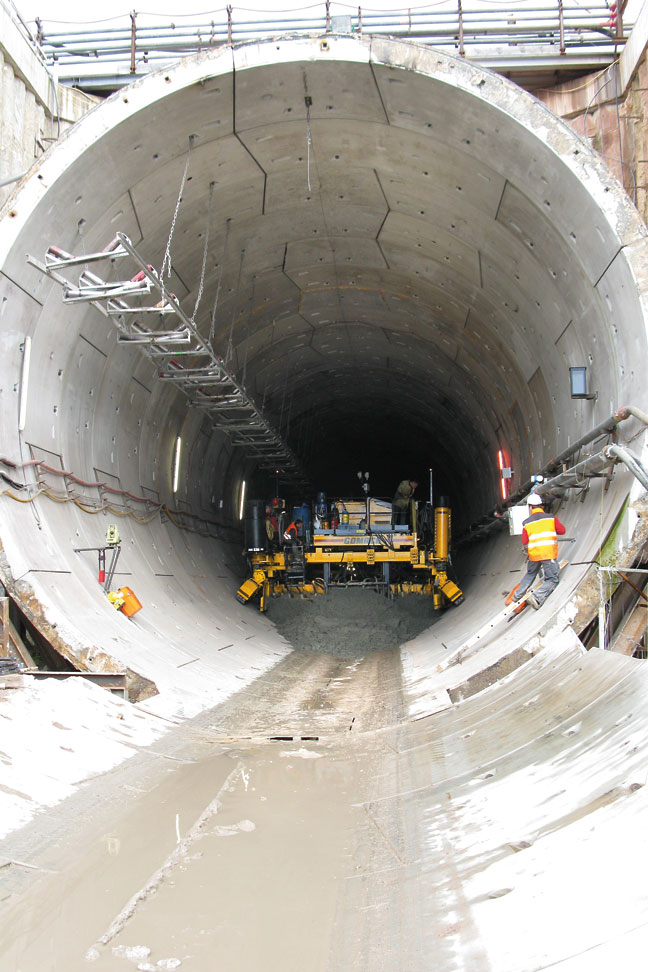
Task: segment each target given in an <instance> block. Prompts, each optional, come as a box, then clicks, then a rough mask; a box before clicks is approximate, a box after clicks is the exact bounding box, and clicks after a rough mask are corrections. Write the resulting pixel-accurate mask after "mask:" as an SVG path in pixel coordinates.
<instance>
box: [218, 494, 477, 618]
mask: <svg viewBox="0 0 648 972" xmlns="http://www.w3.org/2000/svg"><path fill="white" fill-rule="evenodd" d="M323 495H324V494H321V493H320V494H318V502H317V503H316V504H314V505H313V507H311V506H309V505H307V504H304V505H302V506H297V507H293V508H292V510H291V512H288V511H287V510H286V509H285V504H283V502H282V501H281V500H277V499H274V500H272V501H271V503H269V504H266V503H265V502H264V501H261V500H253V501H252V502H251V503H249V504H248V507H247V513H246V518H245V528H246V529H245V533H246V547H247V554H248V561H249V564H250V576H249V577H248V578H247V579H246V580H245V581H244V582H243V584H241V586H240V587H239V589H238V591H237V593H236V597H237V600H239V601H240V602H241V603H245V602H247V601H249V600H251V599H252V598H257V597H258V602H259V608H260V610H261V611H267V609H268V603H269V599H270V598H271V597H276V596H278V595H281V594H304V593H305V594H325V593H326V592H327V591H328V590H329V589H331V588H335V587H364V588H369V589H373V590H377V591H382V592H383V593H384V594H386V595H389V594H391V595H396V594H422V595H427V596H429V597H431V598H432V602H433V606H434V608H435V610H438V609H441V608H443V607H447V606H449V605H458V604H461V602H462V601H463V594H462V592H461V590H460V589H459V588H458V587H457V585H456V584H455V583H454V581H453V580H451V579H450V577H449V576H448V563H449V548H450V526H451V514H450V509H449V507H448V506H447V505H446V501H445V500H443V499H440V500H439V504H440V505H439V506H437V507H436V508H433V507H432V506H431V505H430V504H429V503H426V504H425V505H424V506H423V508H422V512H421V515H420V517H417V508H416V504H415V503H414V502H413V501H412V503H411V504H410V510H409V515H408V522H407V523H405V524H393V523H392V504H391V503H390V502H388V501H385V500H378V499H374V498H371V497H367V498H366V499H361V500H338V501H337V502H335V503H333V504H328V503H326V502H325V500H323V499H322V497H323ZM298 520H301V521H302V522H301V525H300V527H299V529H298V532H299V535H298V536H297V538H296V539H292V540H288V539H287V540H286V541H284V531H285V529H286V528H287V527H288V526H289V525H290V524H291V522H292V523H294V522H295V521H298ZM293 537H294V531H293Z"/></svg>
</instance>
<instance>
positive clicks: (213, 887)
mask: <svg viewBox="0 0 648 972" xmlns="http://www.w3.org/2000/svg"><path fill="white" fill-rule="evenodd" d="M303 663H304V661H303V656H302V658H301V660H299V659H298V661H297V662H296V667H295V669H294V672H293V676H294V677H292V678H288V679H287V680H286V679H285V678H284V681H282V682H278V685H277V690H276V694H275V695H273V693H272V692H270V686H266V687H265V688H266V689H267V690H268V692H269V695H268V697H267V698H266V699H265V700H264V702H263V704H261V703H259V706H258V709H257V712H256V718H253V717H252V716H251V712H250V711H249V710H248V709H246V708H245V706H243V709H242V711H244V712H245V714H246V719H245V720H241V721H243V722H245V724H246V725H247V726H248V727H249V726H251V725H256V727H257V732H256V733H255V734H254V738H252V739H245V738H244V735H243V734H242V733H241V736H240V740H239V741H237V740H236V731H237V730H240V725H239V717H238V716H237V717H233V718H232V719H231V720H230V722H221V723H219V724H218V725H217V726H214V727H213V730H214V731H213V739H214V742H213V744H212V745H209V744H208V743H206V742H205V741H204V740H205V738H207V739H208V738H209V735H210V733H208V732H205V733H203V736H202V738H203V743H202V745H203V749H202V753H201V756H202V758H199V760H198V761H196V762H194V763H189V764H187V765H183V764H177V763H171V762H170V761H169V763H168V766H165V767H164V771H165V776H164V779H163V780H162V782H161V783H159V785H157V786H156V787H155V788H154V789H151V790H149V791H148V792H145V793H143V794H140V795H138V796H137V797H134V796H132V795H131V796H129V800H128V802H127V801H126V799H124V802H123V805H122V804H121V803H120V802H119V801H116V802H115V804H114V813H113V815H112V816H111V821H110V826H109V828H108V829H106V827H105V825H104V826H103V827H102V829H101V830H97V828H96V827H93V823H92V821H91V820H79V822H78V834H77V838H76V840H75V841H74V842H72V845H71V846H67V847H61V850H60V853H59V855H58V860H57V861H55V867H56V870H57V871H58V873H57V874H53V875H48V876H44V877H43V878H42V879H40V881H39V882H38V883H36V884H35V885H34V886H33V887H32V888H31V890H30V893H29V895H25V896H24V899H22V900H20V901H19V902H16V904H15V905H14V906H13V907H11V906H10V907H9V908H8V910H7V913H6V916H5V919H0V922H2V923H1V924H0V968H3V969H4V968H7V969H10V970H11V972H36V970H38V972H50V970H51V972H63V970H65V972H77V970H93V969H94V970H97V972H104V970H110V972H120V970H122V969H123V970H129V969H140V970H143V972H152V970H155V972H161V970H163V969H174V968H178V969H181V970H191V972H212V970H221V969H222V970H226V972H251V970H256V969H259V970H263V972H274V970H277V972H279V970H280V972H293V970H295V972H303V970H304V969H308V970H309V972H318V970H321V972H324V970H329V969H330V968H331V965H330V953H331V948H332V936H333V935H334V929H335V927H336V913H337V912H339V909H340V908H342V907H343V904H341V896H343V894H344V888H345V885H347V884H348V880H347V879H348V878H349V877H350V876H353V869H354V866H355V865H354V861H353V846H354V834H355V833H356V831H357V829H358V827H361V828H362V827H366V813H365V812H364V810H363V809H362V808H361V807H359V804H360V803H361V801H362V799H363V786H364V779H365V776H364V769H363V765H364V762H365V761H366V758H367V753H366V751H363V752H362V753H361V752H360V751H359V749H358V746H360V749H363V750H365V748H366V747H365V743H364V742H363V744H362V745H360V740H361V739H364V737H363V736H362V733H361V732H358V730H360V727H362V726H366V727H369V728H370V727H371V725H372V724H375V720H376V717H377V716H379V721H381V722H382V719H383V718H388V713H389V712H391V711H392V708H393V706H394V703H393V701H392V700H393V698H395V697H396V696H397V683H398V678H397V664H398V663H397V658H396V657H395V656H394V655H391V654H385V655H380V654H379V653H376V654H375V655H374V656H372V658H371V659H368V660H367V662H366V663H358V664H357V665H356V664H354V665H352V666H348V665H347V666H345V665H344V664H343V663H341V661H340V659H337V660H336V659H332V660H331V663H330V664H329V663H327V662H326V661H325V659H324V658H321V659H320V662H319V664H318V666H316V668H317V670H318V672H319V676H318V677H317V678H315V677H312V678H310V679H309V678H307V677H303V678H302V677H301V676H299V673H301V672H302V669H303ZM300 666H302V667H300ZM285 675H286V673H284V676H285ZM377 699H379V700H380V701H377ZM324 701H325V702H326V704H325V705H323V703H324ZM246 704H247V705H249V704H250V702H249V700H248V702H247V703H246ZM350 712H351V713H355V714H354V715H353V716H351V717H350V716H349V713H350ZM372 713H373V715H372ZM234 715H235V716H236V713H235V714H234ZM285 726H290V727H291V728H294V730H295V734H294V737H293V738H292V739H281V738H274V739H273V738H272V736H273V735H282V734H283V733H280V732H276V731H275V730H277V729H278V728H283V727H285ZM313 726H315V728H316V730H317V731H316V732H314V736H318V737H319V738H317V739H315V738H311V739H308V738H307V739H303V738H301V737H302V735H310V733H304V732H303V731H301V732H300V730H303V729H304V727H308V728H309V729H310V728H313ZM269 727H271V729H270V728H269ZM322 728H326V729H328V730H330V731H329V732H328V734H326V733H325V734H324V735H321V734H320V733H321V729H322ZM225 731H231V732H232V736H231V737H230V741H229V742H228V743H227V744H225V745H223V744H221V743H220V742H218V739H219V734H220V733H221V732H225ZM367 738H368V739H370V740H372V739H373V738H374V737H373V734H372V733H369V736H368V737H367ZM356 740H357V741H356ZM368 745H369V746H371V745H373V743H371V742H370V743H369V744H368ZM206 753H210V755H205V754H206ZM161 772H162V771H161ZM49 863H51V862H49Z"/></svg>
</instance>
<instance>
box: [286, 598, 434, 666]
mask: <svg viewBox="0 0 648 972" xmlns="http://www.w3.org/2000/svg"><path fill="white" fill-rule="evenodd" d="M268 617H269V618H270V620H271V621H273V622H274V623H275V625H276V626H277V630H278V631H279V633H280V634H281V635H283V637H284V638H286V639H287V641H289V642H290V643H291V645H292V646H293V648H295V649H297V650H301V651H317V652H324V653H325V654H327V655H337V656H339V657H341V658H358V657H360V656H361V655H366V654H368V653H369V652H372V651H390V650H393V649H395V648H398V646H399V645H401V644H402V643H403V642H404V641H409V640H410V638H414V637H415V636H416V635H417V634H420V632H421V631H424V630H425V628H429V626H430V625H431V624H433V623H434V621H435V620H436V615H435V612H434V609H433V607H432V599H431V598H428V597H425V596H418V595H414V594H412V595H409V596H407V597H398V598H394V599H393V600H392V599H391V598H387V597H384V596H383V595H382V594H377V593H376V592H375V591H368V590H359V589H358V588H352V587H346V588H344V587H341V588H337V589H334V590H329V593H328V594H326V595H318V596H315V597H312V598H309V599H306V598H299V597H295V598H293V597H285V596H284V597H278V598H274V599H273V600H272V601H271V602H270V605H269V609H268Z"/></svg>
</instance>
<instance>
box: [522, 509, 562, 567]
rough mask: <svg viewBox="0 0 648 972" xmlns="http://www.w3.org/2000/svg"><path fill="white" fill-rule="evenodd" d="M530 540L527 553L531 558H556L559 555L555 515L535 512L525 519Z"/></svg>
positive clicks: (536, 559) (534, 559) (533, 559)
mask: <svg viewBox="0 0 648 972" xmlns="http://www.w3.org/2000/svg"><path fill="white" fill-rule="evenodd" d="M524 529H525V530H526V532H527V536H528V538H529V542H528V544H527V553H528V555H529V560H532V561H534V562H536V561H538V560H555V559H556V557H557V556H558V536H557V534H556V523H555V520H554V518H553V516H547V515H546V514H545V513H534V514H533V515H532V516H530V517H529V518H528V520H525V521H524Z"/></svg>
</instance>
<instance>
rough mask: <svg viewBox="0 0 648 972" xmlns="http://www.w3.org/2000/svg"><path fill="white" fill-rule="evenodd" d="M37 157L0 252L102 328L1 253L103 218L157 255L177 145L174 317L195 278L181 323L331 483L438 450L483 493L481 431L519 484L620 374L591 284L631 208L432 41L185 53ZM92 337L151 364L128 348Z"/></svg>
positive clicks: (577, 153) (456, 484)
mask: <svg viewBox="0 0 648 972" xmlns="http://www.w3.org/2000/svg"><path fill="white" fill-rule="evenodd" d="M57 152H58V154H56V153H55V154H54V155H53V156H52V157H51V162H48V160H46V161H45V162H44V163H43V165H42V167H41V175H40V178H41V179H42V184H41V185H40V186H37V187H36V188H34V189H32V190H31V192H32V195H33V204H34V206H36V210H35V212H36V214H37V215H38V212H39V210H38V206H39V205H40V207H41V208H40V213H41V216H42V218H41V219H40V220H37V219H32V220H31V221H29V220H26V222H25V226H24V229H22V235H21V237H20V246H18V247H14V250H13V252H12V254H11V255H10V257H9V259H8V263H7V265H6V272H7V273H8V274H9V275H10V276H11V277H12V278H13V279H20V280H24V281H25V287H26V288H27V289H29V290H30V291H31V292H32V293H33V294H34V296H35V297H36V298H37V299H40V300H44V301H45V308H46V311H47V313H48V315H50V318H51V319H56V320H59V319H60V320H63V318H64V317H65V315H67V318H68V320H73V321H74V322H76V323H78V326H79V329H80V331H81V333H82V334H84V335H85V337H86V338H87V339H88V341H90V342H95V343H97V342H98V343H99V344H101V347H102V348H103V349H105V347H106V339H105V333H106V328H107V327H109V325H107V323H106V321H105V319H103V318H101V317H100V315H98V313H97V312H96V310H94V309H93V308H89V309H85V310H81V309H75V310H74V311H73V312H70V310H69V309H64V308H63V307H62V305H61V296H60V291H59V290H58V288H54V289H53V290H52V291H51V292H49V293H48V288H49V287H50V284H49V282H48V281H44V280H43V279H42V277H40V276H39V275H38V274H37V273H36V272H35V271H31V270H29V271H26V270H25V267H24V265H23V264H22V260H24V253H25V252H31V253H34V254H35V255H37V256H41V255H42V253H43V252H44V250H45V249H46V247H47V245H48V244H49V243H57V244H59V245H61V246H63V247H64V248H65V249H67V250H69V251H71V252H88V251H92V250H94V249H101V248H102V247H103V246H105V245H106V243H107V242H108V240H109V239H111V237H112V236H114V233H115V231H117V230H121V231H123V232H125V233H126V234H127V235H128V236H129V237H130V238H131V240H132V241H133V242H134V243H135V244H136V246H137V247H138V250H139V252H140V253H141V254H142V255H143V256H144V257H145V259H146V260H147V261H148V262H150V263H151V264H152V265H153V266H155V267H158V268H159V267H161V265H162V262H163V258H164V254H165V248H166V247H167V243H168V241H169V238H170V232H171V227H172V223H173V219H174V211H175V209H176V202H177V199H178V193H179V191H180V187H181V184H182V180H183V174H185V167H186V166H188V168H187V169H186V181H185V182H184V188H183V191H182V198H181V201H180V204H179V206H178V209H177V219H176V220H175V223H174V224H173V234H172V239H171V243H170V254H171V263H172V275H171V278H170V282H169V288H170V289H172V290H173V291H174V292H175V293H176V294H177V295H178V297H179V298H180V299H181V300H182V302H183V307H184V308H185V310H186V312H187V313H188V314H189V315H191V314H192V312H193V310H194V308H195V306H196V301H197V298H198V296H199V294H200V301H199V306H198V308H197V312H196V321H197V323H198V324H199V326H200V329H201V332H202V333H203V334H204V335H205V336H207V335H208V334H209V332H210V328H212V329H213V336H214V344H215V347H216V349H217V351H218V353H219V354H221V355H222V356H223V358H224V359H225V361H226V362H227V366H228V368H230V369H231V370H232V371H233V372H234V373H235V374H236V375H237V376H238V378H239V379H240V380H241V381H242V382H243V383H244V385H245V387H246V389H247V391H248V393H249V394H250V396H251V397H252V398H253V399H254V400H255V401H256V402H257V404H259V405H260V406H261V407H262V408H263V409H264V410H265V412H266V413H267V414H268V416H269V417H270V419H271V420H272V421H273V423H274V424H275V426H279V427H280V428H281V431H282V433H283V434H284V435H286V437H287V439H288V441H289V442H290V444H291V445H292V447H293V448H294V449H295V450H296V451H297V452H298V453H299V454H301V455H302V456H303V458H304V459H305V461H306V463H307V464H310V467H311V470H313V471H314V473H315V476H316V477H317V478H318V479H321V477H322V476H324V475H326V474H327V471H328V473H329V474H330V475H333V474H334V471H335V475H338V474H339V475H338V481H336V482H335V483H334V484H332V488H336V489H338V488H339V489H343V488H344V483H345V482H347V481H351V480H352V479H353V478H354V477H355V471H356V469H357V468H359V467H360V466H361V465H362V466H363V467H364V466H365V465H367V466H368V468H371V470H372V473H373V472H374V471H375V473H376V480H375V483H374V486H375V491H376V492H378V493H383V492H385V493H387V492H389V491H391V489H392V488H393V485H394V482H395V481H397V480H398V479H400V478H401V477H402V475H410V474H414V475H417V476H421V475H422V473H423V472H424V470H425V469H427V467H428V465H431V466H434V465H435V464H440V465H442V467H443V471H442V472H441V482H440V484H439V485H440V488H442V489H444V490H446V489H451V490H452V489H454V491H455V492H456V491H457V489H459V490H460V491H462V492H463V496H462V499H463V500H464V501H467V491H468V489H469V485H470V483H471V482H472V483H474V477H475V471H478V475H479V477H480V483H481V485H482V487H483V489H482V493H483V494H484V496H485V497H487V500H488V502H490V503H491V504H492V503H493V502H496V501H497V489H498V478H497V471H496V465H495V456H496V453H497V449H498V448H503V449H504V450H505V453H506V455H507V459H508V460H510V461H511V462H512V464H513V465H514V467H515V468H516V475H517V477H518V482H522V481H524V479H525V478H526V476H528V474H529V473H530V471H531V470H532V467H533V466H534V465H535V466H536V467H537V466H539V465H540V464H541V463H542V461H545V460H546V459H547V458H548V457H550V455H551V454H553V452H554V451H555V450H557V449H558V448H560V447H564V445H565V438H566V437H568V436H571V437H572V438H573V437H575V435H576V434H577V433H579V432H581V431H583V430H586V429H588V428H589V427H591V425H592V424H594V418H595V416H596V411H595V409H596V408H599V409H601V413H602V414H605V415H607V414H608V412H609V409H608V401H609V404H610V405H612V406H615V405H616V404H617V402H616V399H617V396H618V393H619V385H620V383H621V385H622V384H623V381H624V380H626V379H627V380H628V381H630V382H631V381H632V380H634V378H633V377H632V379H631V376H630V375H629V373H626V372H624V370H623V368H619V366H618V361H616V359H615V355H616V352H615V350H614V344H613V340H612V333H611V330H610V326H609V318H610V317H611V316H612V312H611V308H612V304H613V300H612V298H610V297H609V296H607V291H605V292H604V288H605V286H606V274H607V273H608V272H609V268H610V266H611V265H612V264H613V262H614V260H615V258H616V257H617V255H618V254H619V252H620V251H621V250H622V248H623V247H624V246H627V245H628V244H631V243H634V242H636V241H637V240H638V239H639V237H640V236H641V231H640V229H639V223H638V221H637V220H636V218H635V216H634V215H633V211H632V207H631V206H630V204H629V203H626V202H625V201H624V199H623V198H622V194H621V192H620V190H619V189H618V187H617V186H616V184H615V183H613V181H612V179H611V178H610V177H609V175H608V174H607V172H606V170H605V169H604V167H603V166H602V164H601V163H599V162H598V161H597V160H596V159H595V158H594V156H593V155H592V154H590V153H589V150H588V149H587V147H586V146H585V144H584V143H582V142H581V141H580V140H579V139H577V138H576V137H575V136H574V135H573V134H572V133H571V132H569V130H568V129H567V128H566V127H565V126H564V125H563V124H562V123H561V122H559V121H557V120H556V119H555V118H553V117H552V116H551V115H550V114H549V112H548V111H547V110H546V109H545V108H544V106H542V105H541V104H540V103H539V102H537V101H535V100H534V99H533V98H531V97H530V96H529V95H527V94H526V93H525V92H523V91H521V90H520V89H517V88H515V86H514V85H512V84H511V83H509V82H507V81H505V80H504V79H502V78H500V77H498V76H495V75H491V74H489V73H488V72H484V71H482V70H478V69H476V68H474V67H472V66H470V65H468V64H466V63H463V62H460V61H458V60H455V59H453V58H450V57H448V56H447V55H445V54H441V53H439V52H436V51H432V50H429V49H424V48H420V47H416V46H413V45H404V44H400V43H393V42H390V41H386V40H384V39H380V40H379V39H375V38H374V39H371V38H366V37H363V38H335V37H330V36H328V37H327V38H326V39H323V38H313V39H311V40H309V41H304V40H299V41H290V40H288V41H281V42H277V43H275V42H270V43H267V44H261V45H257V44H255V45H250V46H249V47H245V46H244V47H241V48H237V49H234V50H229V49H228V50H226V51H223V52H221V53H216V54H210V55H203V56H198V57H196V58H191V59H187V61H185V62H182V63H181V64H179V65H178V66H177V67H175V68H174V69H173V70H171V71H169V72H168V73H167V74H164V73H160V74H158V75H154V76H152V77H150V78H148V79H146V80H145V81H142V82H137V83H136V84H134V85H133V86H131V87H130V88H129V89H126V90H124V91H122V92H119V93H118V94H116V95H115V96H113V98H112V99H110V100H109V101H108V102H107V103H106V104H105V105H103V106H101V107H99V108H98V109H97V110H96V111H95V112H93V113H92V115H91V116H89V117H88V118H87V119H86V120H84V122H82V124H81V125H80V126H78V128H77V129H76V130H74V131H73V132H72V133H71V134H70V135H69V137H68V138H67V139H66V140H64V142H63V144H62V145H61V146H60V147H59V149H58V150H57ZM55 160H58V161H55ZM48 164H49V165H50V166H51V168H50V169H49V170H48ZM54 184H55V188H56V210H55V211H54V210H53V206H52V203H51V202H49V203H48V199H51V196H50V197H48V196H47V194H46V193H47V190H48V189H49V188H50V186H52V185H54ZM39 193H40V195H41V196H44V198H43V202H42V203H40V204H39V203H38V199H39V198H40V196H39ZM21 217H22V213H21V211H20V209H18V210H17V211H16V213H15V218H16V219H17V220H18V221H19V222H20V220H21ZM45 227H46V229H45ZM43 232H46V234H47V235H46V236H43V235H42V234H43ZM207 235H208V246H207V251H206V263H205V273H204V279H203V274H202V265H203V258H204V254H205V240H206V237H207ZM18 254H19V255H18ZM7 267H8V269H7ZM113 273H114V275H116V276H117V275H118V271H117V267H115V269H114V271H113ZM623 273H625V274H627V271H626V270H623ZM623 273H622V276H623ZM606 301H607V303H606ZM632 315H634V317H635V318H637V320H638V319H639V317H640V316H641V314H640V311H639V309H638V307H634V306H633V309H632V314H631V315H630V316H632ZM641 326H642V327H643V324H642V325H641ZM642 333H643V332H642ZM111 340H113V341H114V336H112V337H111ZM110 355H111V360H112V361H116V359H117V358H118V357H119V356H121V357H120V358H119V361H120V362H121V364H119V365H116V367H118V368H123V367H124V364H123V362H124V361H126V362H127V364H126V365H125V368H126V370H127V371H132V373H133V374H139V375H140V376H142V375H143V376H144V377H143V381H144V384H146V385H148V384H149V383H150V382H152V381H154V377H155V376H154V373H149V372H146V370H144V371H143V370H142V364H141V361H140V360H139V359H138V356H137V353H136V352H133V351H124V350H123V349H122V348H114V346H111V347H110ZM129 356H130V357H129ZM580 363H584V364H588V365H589V366H590V369H591V372H592V374H593V375H596V374H597V373H598V374H600V376H601V378H603V376H605V377H606V378H607V379H608V382H607V393H606V395H607V399H606V400H604V401H601V402H600V403H599V404H598V405H593V406H591V407H590V411H589V412H586V411H584V409H583V406H582V403H579V405H578V407H575V406H574V405H573V403H570V402H569V399H568V388H567V385H568V373H567V369H568V366H569V365H570V364H580ZM168 394H169V395H171V392H169V393H168ZM167 407H170V406H168V405H167ZM176 407H178V408H179V407H182V399H181V398H180V396H179V395H178V396H177V402H176ZM556 414H560V416H561V418H560V419H559V420H556V419H555V415H556ZM194 428H195V423H194ZM369 464H370V465H369ZM141 478H142V479H144V478H145V477H144V476H142V477H141ZM323 485H326V484H323ZM482 503H486V500H484V499H482Z"/></svg>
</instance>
